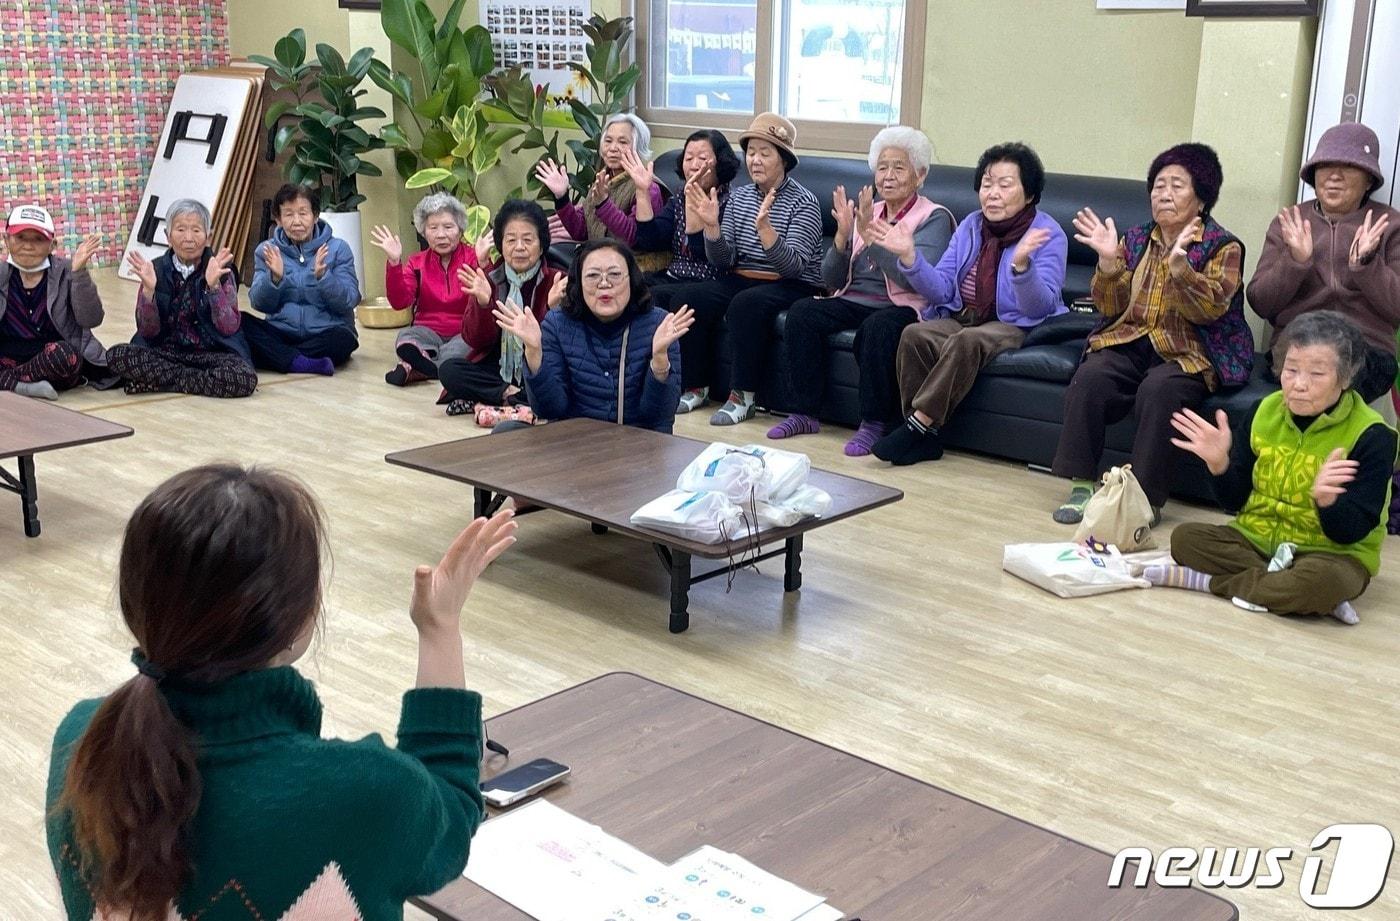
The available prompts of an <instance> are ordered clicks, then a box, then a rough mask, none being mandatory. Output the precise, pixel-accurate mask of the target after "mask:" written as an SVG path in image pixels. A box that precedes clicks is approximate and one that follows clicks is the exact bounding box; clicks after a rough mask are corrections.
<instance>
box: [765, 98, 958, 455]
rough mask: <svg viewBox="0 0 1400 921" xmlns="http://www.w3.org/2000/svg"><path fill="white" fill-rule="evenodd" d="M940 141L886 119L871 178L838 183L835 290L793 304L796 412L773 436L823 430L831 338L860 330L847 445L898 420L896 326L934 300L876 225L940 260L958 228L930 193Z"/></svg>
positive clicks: (865, 442)
mask: <svg viewBox="0 0 1400 921" xmlns="http://www.w3.org/2000/svg"><path fill="white" fill-rule="evenodd" d="M932 159H933V145H932V144H930V143H929V139H928V137H927V136H925V135H924V133H923V132H922V131H919V130H917V129H915V128H906V127H904V126H902V125H900V126H896V127H893V128H886V129H884V130H883V131H881V132H880V133H879V134H877V135H875V139H874V140H873V141H871V142H870V169H871V171H872V172H873V173H874V174H875V187H874V192H878V193H879V195H880V201H879V202H875V201H874V192H872V189H871V187H870V186H866V187H865V188H863V189H861V190H860V192H859V193H858V195H857V197H856V198H855V199H854V200H852V199H851V198H849V197H847V195H846V188H845V186H837V187H836V189H835V191H834V193H833V195H832V201H833V205H834V207H833V208H832V211H831V215H832V217H834V218H835V219H836V237H835V240H834V242H833V245H832V247H831V249H829V250H827V253H826V256H825V258H824V259H823V260H822V278H823V280H824V282H825V284H826V287H827V288H829V289H830V290H831V291H833V292H835V293H834V294H833V296H831V297H805V298H803V299H801V300H799V301H797V302H796V303H795V304H793V305H792V307H791V308H790V309H789V310H788V315H787V328H786V331H785V333H784V339H783V347H784V349H785V350H786V352H787V369H788V377H789V379H790V383H791V388H792V399H793V407H792V408H793V413H792V415H790V416H788V417H787V418H786V419H784V420H783V421H782V422H780V423H778V424H777V425H775V426H773V428H771V429H769V430H768V437H769V438H789V437H791V436H793V435H810V434H815V433H816V432H819V431H821V424H820V423H819V422H818V421H817V413H818V412H819V411H820V410H821V404H822V396H823V394H824V392H825V390H826V340H827V337H828V336H830V335H831V334H832V333H837V332H840V331H841V330H845V329H854V330H856V341H855V354H856V363H857V365H858V366H859V367H860V427H859V428H857V429H856V433H855V435H854V436H853V437H852V438H851V439H850V440H849V441H847V442H846V454H847V455H849V456H851V457H862V456H864V455H867V454H869V453H870V449H871V446H872V445H874V444H875V442H876V441H877V440H879V438H880V437H881V436H882V435H884V434H885V431H886V430H887V429H888V428H889V426H890V425H891V424H893V423H895V422H897V421H898V420H899V418H900V414H899V388H898V384H897V382H896V380H895V373H894V367H895V364H894V362H895V353H896V351H897V350H898V348H899V335H900V333H902V332H903V331H904V328H905V327H906V326H908V325H909V324H911V323H914V322H916V321H917V320H918V319H919V313H920V311H922V310H924V309H925V308H927V307H928V299H927V298H926V297H925V295H924V294H923V293H921V292H920V291H919V290H917V288H916V287H915V286H914V284H912V282H911V280H910V278H909V277H908V276H907V275H906V273H904V272H902V271H900V268H899V265H898V262H899V259H898V257H897V256H896V255H895V254H894V253H893V252H891V251H890V250H889V249H887V248H886V247H885V246H883V245H881V244H880V243H878V242H875V239H874V238H873V237H872V234H879V233H880V230H879V229H877V228H876V226H875V225H877V224H878V225H880V226H881V227H885V226H897V227H899V228H900V230H901V239H905V240H907V241H908V244H909V247H910V249H911V250H913V251H914V252H916V253H917V254H918V255H919V258H921V259H923V260H925V261H926V262H937V261H938V260H939V258H940V257H941V256H942V255H943V252H944V250H945V249H947V246H948V239H949V237H951V236H952V233H953V213H952V212H951V211H949V210H948V209H947V208H945V207H943V206H942V205H939V204H936V203H934V202H932V201H930V200H929V199H927V198H925V197H924V196H923V195H921V194H919V189H920V187H921V186H922V185H923V183H924V179H925V178H926V177H927V176H928V167H929V162H930V161H931V160H932Z"/></svg>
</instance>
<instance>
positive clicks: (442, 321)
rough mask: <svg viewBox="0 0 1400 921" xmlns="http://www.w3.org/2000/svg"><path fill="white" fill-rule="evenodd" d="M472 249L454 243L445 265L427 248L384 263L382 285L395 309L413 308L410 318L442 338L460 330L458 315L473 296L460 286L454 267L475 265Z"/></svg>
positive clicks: (461, 314)
mask: <svg viewBox="0 0 1400 921" xmlns="http://www.w3.org/2000/svg"><path fill="white" fill-rule="evenodd" d="M476 264H477V263H476V251H475V250H473V249H472V247H471V245H470V244H468V243H465V242H463V243H459V244H457V249H456V250H455V251H453V253H452V261H451V262H450V263H449V264H448V266H447V268H445V269H444V268H443V267H442V260H441V259H439V258H438V254H437V253H435V252H433V251H432V250H431V249H425V250H423V251H422V252H418V253H414V254H413V255H412V256H409V257H408V258H407V259H405V260H404V261H403V262H400V263H399V264H398V265H389V264H388V263H385V265H384V287H385V288H386V289H387V290H388V295H389V304H390V305H391V306H392V307H393V308H394V309H395V310H407V309H408V308H410V307H412V308H413V322H414V323H416V324H417V325H419V326H426V327H428V329H431V330H432V331H433V332H435V333H437V334H438V335H439V336H441V337H443V338H444V339H451V338H452V337H453V336H455V335H457V333H458V332H460V331H461V326H462V316H463V314H464V313H467V312H469V311H468V308H469V307H470V306H472V305H473V298H472V296H471V295H470V294H468V293H467V292H466V291H463V290H462V284H461V282H459V281H457V270H458V269H460V268H462V267H463V266H468V265H469V266H475V265H476Z"/></svg>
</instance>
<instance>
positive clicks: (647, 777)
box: [414, 673, 1239, 921]
mask: <svg viewBox="0 0 1400 921" xmlns="http://www.w3.org/2000/svg"><path fill="white" fill-rule="evenodd" d="M488 725H489V726H490V732H491V738H493V739H497V740H499V741H501V742H504V743H505V744H506V745H508V746H510V749H511V758H510V764H524V763H525V762H527V761H529V760H531V759H533V758H539V757H546V758H552V759H554V760H556V761H560V762H563V763H564V764H567V765H569V767H570V768H572V769H573V773H572V775H571V776H570V777H569V780H568V782H567V783H564V784H562V785H560V786H557V787H554V788H552V789H551V790H549V791H547V792H545V793H544V794H542V795H543V796H544V797H545V798H546V799H548V800H550V801H551V802H553V803H554V804H555V805H557V806H559V807H560V808H561V809H565V810H568V811H569V812H571V813H573V814H574V815H576V816H578V817H580V818H582V819H584V820H586V821H588V822H592V823H594V824H596V825H598V826H600V827H601V828H602V829H603V830H604V831H605V832H608V833H609V834H612V835H615V836H616V837H618V838H621V839H622V840H623V841H626V842H627V843H629V844H631V845H633V846H634V847H637V848H639V849H641V850H642V851H644V852H645V853H647V854H650V855H651V856H652V857H654V858H656V859H657V860H660V861H661V862H663V863H671V862H673V861H676V860H679V859H680V858H681V857H684V856H685V855H686V854H688V853H690V852H691V851H693V850H695V849H696V848H697V847H700V846H701V845H704V844H711V845H714V846H715V847H718V848H720V849H722V850H727V851H733V852H735V853H737V854H739V855H740V856H742V857H744V858H747V859H748V860H751V861H753V862H754V863H756V864H758V865H759V866H760V867H762V868H763V869H765V870H767V871H769V872H770V873H775V874H777V875H778V876H780V877H783V878H784V879H787V880H789V881H790V882H792V883H794V884H796V885H798V886H801V887H802V888H804V889H807V890H809V891H811V892H815V893H820V894H821V895H823V896H825V897H826V899H827V901H828V902H829V903H830V904H832V905H834V906H836V907H837V908H839V909H841V910H843V911H845V912H846V913H847V916H848V917H856V916H859V917H862V918H865V919H867V921H940V919H948V921H953V919H956V921H1044V919H1051V918H1053V919H1073V921H1109V919H1121V921H1130V919H1131V921H1233V919H1235V918H1238V917H1239V914H1238V912H1237V911H1236V910H1235V907H1234V905H1232V904H1230V903H1229V902H1227V901H1225V900H1224V899H1222V898H1220V897H1218V896H1216V895H1213V894H1211V893H1208V892H1204V891H1202V890H1200V889H1164V888H1162V887H1160V886H1157V885H1156V883H1151V884H1150V885H1149V886H1148V887H1146V888H1143V889H1134V888H1132V887H1131V886H1125V887H1123V888H1118V889H1110V888H1109V887H1108V871H1109V867H1110V866H1111V865H1112V863H1113V859H1112V857H1110V856H1109V855H1108V854H1106V853H1104V852H1103V851H1100V850H1096V849H1095V848H1091V847H1088V846H1087V845H1084V844H1080V843H1079V842H1077V841H1074V840H1071V839H1069V838H1066V837H1064V836H1063V835H1059V834H1056V833H1055V832H1052V831H1049V830H1047V829H1044V828H1041V827H1039V826H1037V825H1032V824H1030V823H1029V822H1023V821H1021V820H1020V819H1017V818H1013V817H1012V816H1009V815H1007V814H1005V813H1003V812H998V811H997V810H995V809H989V808H988V807H986V806H983V805H981V804H979V803H975V802H972V801H971V800H968V799H964V798H963V797H961V796H958V795H956V794H953V793H949V792H948V791H947V790H942V789H939V788H938V787H935V786H932V785H931V784H927V783H923V782H922V781H918V780H915V779H914V778H912V777H908V776H905V775H904V774H900V773H897V772H895V771H891V770H889V769H888V768H884V767H881V766H880V765H878V764H872V763H871V762H869V761H866V760H865V759H863V758H857V757H856V756H854V755H850V754H847V753H846V752H842V751H838V750H836V749H834V748H831V747H829V746H826V745H822V744H820V743H817V742H814V741H812V740H811V739H807V738H804V737H803V736H799V735H796V734H795V733H791V732H788V731H787V730H784V729H780V728H778V727H777V726H774V725H772V724H771V723H765V722H762V721H761V720H756V719H754V718H752V717H749V716H745V715H744V714H742V713H738V712H735V711H734V710H730V709H728V708H726V707H721V706H719V705H717V704H713V703H710V702H708V701H705V700H701V699H700V698H698V697H693V696H691V695H689V694H685V693H683V692H681V691H678V690H676V689H674V688H669V687H666V686H665V685H662V684H657V683H655V682H653V681H649V680H647V679H645V678H641V677H638V676H636V675H631V674H625V673H613V674H610V675H604V676H602V677H600V678H595V679H593V680H592V681H588V682H585V683H584V684H581V685H579V686H577V687H574V688H570V689H569V690H567V691H561V692H560V693H558V694H554V695H553V696H550V697H546V698H544V699H543V700H538V701H535V702H534V703H531V704H526V705H525V706H523V707H520V708H518V709H515V710H511V711H510V712H508V713H503V714H501V715H500V716H497V717H496V718H494V719H492V720H490V721H489V724H488ZM507 767H509V764H507V763H506V762H505V760H504V759H502V758H500V757H497V756H491V757H490V758H489V759H488V761H487V762H486V766H485V769H484V771H483V776H490V775H494V774H497V773H499V772H501V771H503V770H505V769H506V768H507ZM493 811H494V810H493ZM488 821H489V820H488ZM414 904H416V905H418V906H419V907H420V908H423V909H424V910H426V911H428V912H429V913H431V914H432V915H433V916H435V917H436V918H439V919H442V921H519V919H523V918H528V917H529V916H528V915H526V914H524V913H523V912H521V911H519V910H518V909H516V908H515V907H513V906H511V905H509V904H507V903H506V902H504V901H502V900H501V899H499V898H497V897H496V896H495V895H493V894H491V893H490V892H487V891H486V890H484V889H482V888H480V887H479V886H477V885H476V884H475V883H473V882H471V881H469V880H467V879H464V878H463V879H457V880H455V881H454V882H452V883H449V884H448V885H447V886H446V887H444V888H443V889H441V890H440V891H438V892H436V893H434V894H433V895H431V896H427V897H426V898H422V899H414Z"/></svg>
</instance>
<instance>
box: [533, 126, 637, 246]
mask: <svg viewBox="0 0 1400 921" xmlns="http://www.w3.org/2000/svg"><path fill="white" fill-rule="evenodd" d="M598 154H599V156H600V157H601V158H602V161H603V168H602V169H600V170H598V173H597V175H596V176H595V177H594V179H593V185H592V186H591V187H590V188H589V190H588V194H587V195H585V196H584V197H583V199H582V200H581V201H580V202H579V204H577V205H575V204H574V203H573V202H571V201H570V200H569V174H568V173H567V172H565V170H564V167H563V166H562V165H561V164H558V163H555V162H554V161H553V160H541V161H540V163H539V165H538V166H536V167H535V177H536V178H537V179H539V181H540V182H541V183H543V184H544V187H545V188H547V189H549V191H550V193H551V194H552V195H553V196H554V205H555V214H557V215H558V217H559V220H560V222H561V223H562V224H563V225H564V229H565V230H567V231H568V232H569V236H570V237H572V238H573V239H575V240H579V241H583V240H601V239H603V238H604V237H610V238H612V239H614V240H621V241H622V242H623V243H626V244H627V245H628V246H631V245H632V244H633V243H634V242H636V239H637V195H638V189H637V186H636V184H635V182H633V179H632V175H631V174H630V173H629V172H628V170H627V169H626V168H625V166H624V159H625V158H626V156H627V155H628V154H631V155H633V156H635V157H636V158H639V159H641V160H643V161H645V160H650V159H651V130H650V129H649V128H647V125H646V122H644V121H642V120H641V119H640V118H638V117H637V116H635V115H629V114H626V113H623V114H619V115H614V116H612V117H611V118H609V119H608V120H607V122H606V123H605V124H604V126H603V136H602V137H600V138H599V139H598ZM644 194H645V195H646V198H647V204H648V210H649V212H650V213H651V214H655V213H656V212H658V211H660V210H661V207H662V204H663V203H662V199H661V186H660V185H657V184H655V183H653V184H652V185H651V186H649V187H648V188H647V189H646V191H645V193H644Z"/></svg>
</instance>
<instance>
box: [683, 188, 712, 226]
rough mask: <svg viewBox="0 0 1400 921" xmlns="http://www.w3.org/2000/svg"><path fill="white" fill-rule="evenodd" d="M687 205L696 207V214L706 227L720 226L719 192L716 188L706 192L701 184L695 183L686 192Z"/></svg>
mask: <svg viewBox="0 0 1400 921" xmlns="http://www.w3.org/2000/svg"><path fill="white" fill-rule="evenodd" d="M685 206H686V207H687V208H690V207H692V206H693V207H694V208H695V214H696V216H697V217H699V218H700V223H701V224H702V225H704V226H705V227H719V192H717V191H715V190H714V189H710V191H709V192H706V191H705V190H704V189H702V188H700V186H699V185H693V186H691V187H690V191H689V192H687V193H686V198H685Z"/></svg>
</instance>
